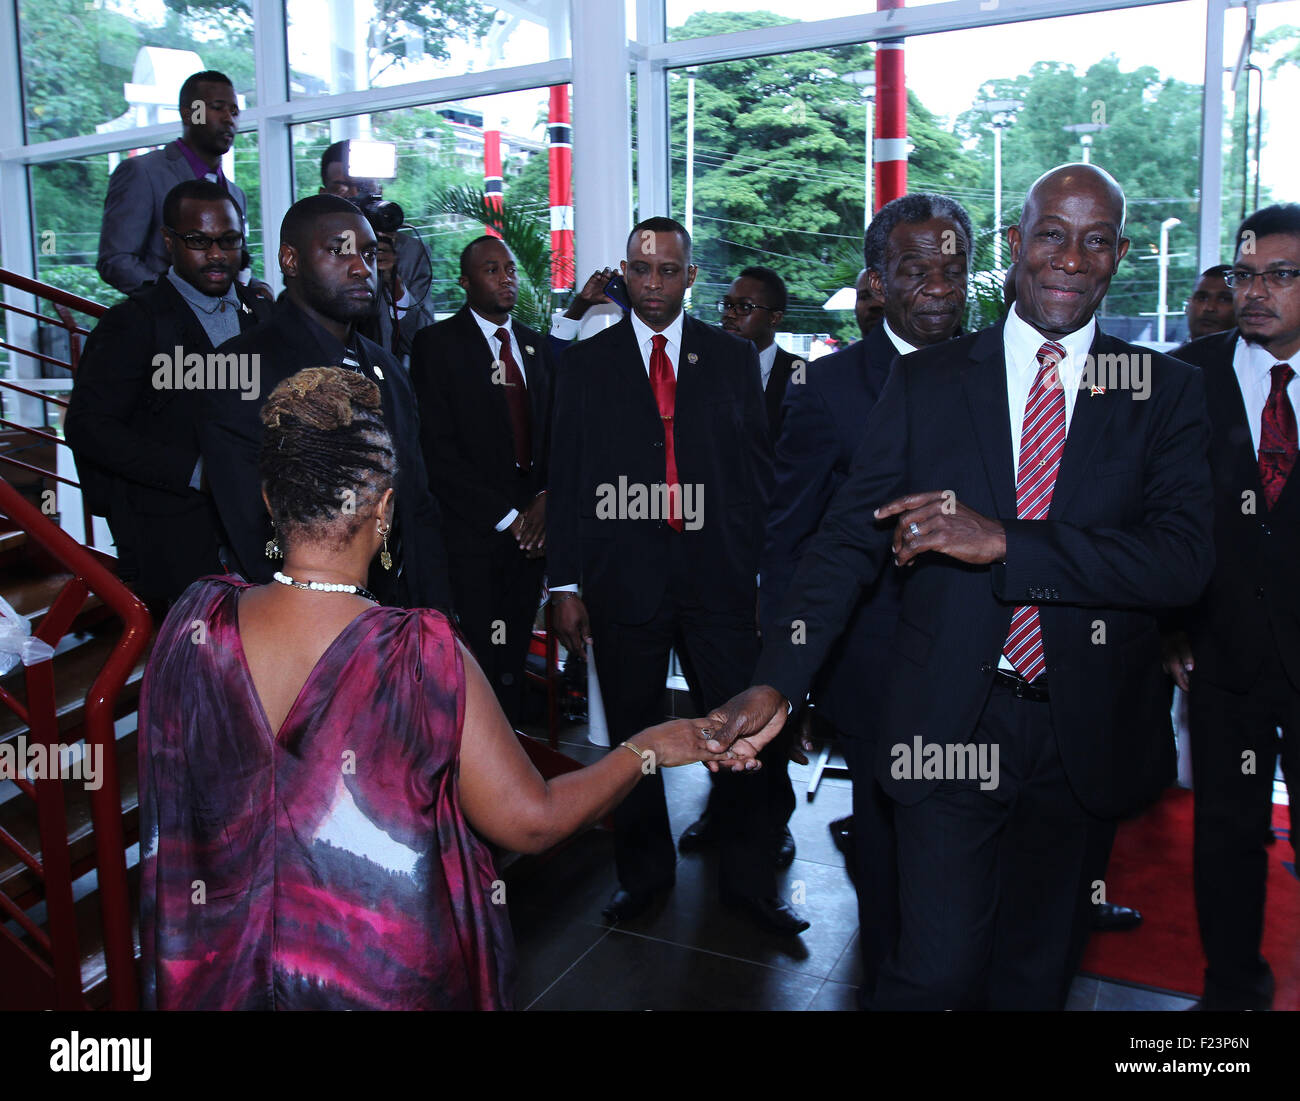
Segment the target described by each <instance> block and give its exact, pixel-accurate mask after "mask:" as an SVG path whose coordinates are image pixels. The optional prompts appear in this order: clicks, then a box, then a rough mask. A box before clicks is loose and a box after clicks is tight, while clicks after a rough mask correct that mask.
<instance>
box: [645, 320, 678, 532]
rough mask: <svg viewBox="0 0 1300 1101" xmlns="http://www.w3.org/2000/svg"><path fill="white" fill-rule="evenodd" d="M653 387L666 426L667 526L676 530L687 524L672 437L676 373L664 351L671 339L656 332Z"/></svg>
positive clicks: (652, 361)
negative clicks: (683, 518)
mask: <svg viewBox="0 0 1300 1101" xmlns="http://www.w3.org/2000/svg"><path fill="white" fill-rule="evenodd" d="M650 344H651V346H652V347H651V352H650V389H651V390H653V391H654V395H655V404H656V405H658V406H659V417H660V419H661V420H662V421H663V426H664V481H665V482H666V483H667V484H668V502H669V504H668V526H669V527H671V528H672V529H673V530H674V531H681V530H683V528H684V527H685V525H684V524H683V522H682V500H681V492H682V491H681V486H680V485H679V483H678V481H677V448H676V441H675V440H674V439H673V411H674V410H675V409H676V408H677V376H676V375H674V374H673V365H672V364H671V363H670V362H668V353H667V352H666V351H664V348H665V346H666V345H667V344H668V338H667V337H666V336H664V335H663V333H656V334H655V335H654V336H653V337H652V338H651V340H650Z"/></svg>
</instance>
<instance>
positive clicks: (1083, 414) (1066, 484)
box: [1048, 326, 1149, 517]
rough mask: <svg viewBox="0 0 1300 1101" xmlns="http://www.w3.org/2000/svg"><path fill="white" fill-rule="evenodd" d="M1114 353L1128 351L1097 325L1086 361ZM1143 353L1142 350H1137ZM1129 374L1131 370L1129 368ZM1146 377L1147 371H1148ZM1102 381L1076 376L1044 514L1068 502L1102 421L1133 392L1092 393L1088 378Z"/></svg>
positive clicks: (1086, 465)
mask: <svg viewBox="0 0 1300 1101" xmlns="http://www.w3.org/2000/svg"><path fill="white" fill-rule="evenodd" d="M1114 353H1118V354H1120V355H1131V354H1133V353H1131V352H1128V350H1127V349H1126V348H1122V347H1121V346H1119V344H1118V342H1116V341H1115V340H1113V339H1112V338H1111V337H1109V336H1107V335H1106V334H1105V333H1103V332H1102V331H1101V327H1100V326H1098V328H1097V332H1096V334H1095V335H1094V336H1093V338H1092V347H1091V348H1089V349H1088V355H1089V357H1090V359H1089V363H1091V364H1096V363H1099V362H1101V361H1100V360H1099V359H1098V357H1099V356H1102V355H1108V354H1114ZM1138 354H1143V353H1138ZM1130 374H1131V371H1130ZM1148 378H1149V375H1148ZM1094 381H1095V382H1098V383H1104V382H1106V381H1107V379H1105V378H1102V377H1100V375H1097V376H1096V377H1094V378H1090V377H1089V372H1088V371H1086V370H1085V371H1083V372H1082V374H1081V375H1080V377H1079V392H1078V393H1077V394H1076V395H1075V398H1074V413H1073V414H1072V415H1071V417H1070V431H1069V432H1068V433H1067V435H1066V437H1065V451H1064V453H1063V454H1062V455H1061V468H1060V470H1059V471H1058V472H1057V475H1056V486H1055V488H1054V489H1053V490H1052V507H1051V509H1050V510H1049V511H1048V515H1050V516H1052V517H1057V516H1059V515H1060V514H1061V511H1062V510H1063V509H1064V508H1065V507H1066V506H1067V505H1068V504H1069V501H1070V497H1071V496H1072V495H1073V493H1074V491H1075V490H1076V489H1078V488H1079V486H1080V485H1082V484H1083V482H1084V479H1085V476H1086V474H1087V472H1088V468H1089V465H1090V463H1091V462H1092V454H1093V452H1094V451H1095V450H1096V448H1097V444H1098V443H1099V442H1100V440H1101V437H1102V435H1103V433H1104V432H1105V429H1106V425H1107V423H1108V422H1109V421H1110V419H1111V417H1112V416H1114V413H1115V410H1116V409H1117V408H1119V403H1120V402H1121V401H1131V400H1132V397H1133V395H1132V394H1131V393H1130V392H1129V391H1128V390H1120V389H1116V388H1115V387H1113V386H1112V387H1105V388H1104V389H1103V390H1102V392H1100V393H1094V391H1093V388H1092V386H1091V385H1090V383H1091V382H1094Z"/></svg>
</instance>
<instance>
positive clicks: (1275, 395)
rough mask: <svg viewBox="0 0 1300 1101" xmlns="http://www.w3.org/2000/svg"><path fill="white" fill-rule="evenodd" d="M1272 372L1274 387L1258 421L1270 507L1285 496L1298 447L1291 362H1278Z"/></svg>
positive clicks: (1261, 463)
mask: <svg viewBox="0 0 1300 1101" xmlns="http://www.w3.org/2000/svg"><path fill="white" fill-rule="evenodd" d="M1272 373H1273V386H1272V388H1271V389H1270V390H1269V392H1268V401H1266V402H1265V403H1264V415H1263V417H1262V418H1260V424H1259V480H1260V482H1261V484H1262V485H1263V486H1264V503H1265V504H1266V505H1267V506H1268V507H1269V508H1270V509H1271V508H1272V507H1273V506H1274V505H1275V504H1277V499H1278V498H1279V497H1280V496H1282V490H1283V488H1284V487H1285V486H1286V480H1287V477H1288V476H1289V475H1290V473H1291V468H1292V467H1293V466H1295V458H1296V450H1297V448H1296V424H1295V409H1294V407H1293V406H1292V405H1291V398H1290V397H1289V396H1288V395H1287V392H1286V388H1287V384H1288V383H1290V381H1291V380H1292V379H1293V378H1295V372H1294V371H1293V370H1291V365H1290V364H1289V363H1277V364H1274V365H1273V368H1272Z"/></svg>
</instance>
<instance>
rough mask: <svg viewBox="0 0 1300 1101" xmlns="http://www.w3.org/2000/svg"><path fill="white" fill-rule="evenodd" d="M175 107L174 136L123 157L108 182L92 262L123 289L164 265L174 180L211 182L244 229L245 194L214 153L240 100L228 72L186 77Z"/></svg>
mask: <svg viewBox="0 0 1300 1101" xmlns="http://www.w3.org/2000/svg"><path fill="white" fill-rule="evenodd" d="M178 106H179V109H180V113H181V136H180V137H179V138H178V139H177V140H176V141H173V142H169V143H168V144H167V145H165V146H164V147H163V148H162V149H157V150H155V151H154V152H152V153H145V154H143V155H142V156H139V157H127V158H125V159H124V160H123V161H122V163H121V164H119V165H118V166H117V168H116V169H115V170H114V172H113V175H112V176H111V177H110V178H109V181H108V194H107V195H106V196H105V197H104V218H103V222H102V223H101V225H100V230H99V260H98V262H97V263H96V265H95V267H96V270H98V272H99V277H100V278H101V279H103V280H104V282H105V283H107V284H108V285H109V286H111V287H114V288H115V289H117V290H119V291H121V292H122V293H123V294H128V295H131V294H139V293H140V292H141V291H142V290H143V289H144V288H145V287H146V286H147V285H148V284H150V283H152V282H154V280H156V279H157V278H158V277H159V276H160V275H162V273H163V272H165V271H166V270H167V268H168V266H169V263H170V261H169V258H168V254H167V249H166V247H165V246H164V244H163V238H162V230H163V228H164V226H165V225H166V219H165V218H164V217H163V200H164V199H165V198H166V197H167V193H168V192H169V191H170V190H171V189H172V188H173V187H175V186H176V185H177V184H178V183H180V182H181V181H183V180H204V179H206V180H210V181H212V182H213V183H215V184H218V185H219V186H220V187H221V188H222V189H223V190H224V191H225V192H226V193H227V194H229V195H230V197H231V199H233V200H234V202H235V205H236V206H237V207H238V208H239V219H240V225H239V228H240V232H241V233H245V232H246V223H245V218H246V216H247V212H248V200H247V199H246V198H245V197H244V193H243V191H241V190H240V189H239V186H238V185H237V184H236V183H234V181H232V180H228V179H226V176H225V173H224V172H222V170H221V158H222V157H223V156H225V154H226V153H227V152H229V150H230V147H231V146H232V145H234V143H235V133H236V131H237V130H238V129H239V100H238V98H237V97H236V96H235V89H234V88H233V87H232V86H231V83H230V78H229V77H227V76H224V75H223V74H221V73H218V72H216V71H215V70H212V69H208V70H205V71H204V72H201V73H194V74H193V75H191V76H189V77H186V79H185V83H184V84H182V85H181V92H180V101H179V104H178Z"/></svg>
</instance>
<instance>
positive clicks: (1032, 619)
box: [1002, 340, 1065, 681]
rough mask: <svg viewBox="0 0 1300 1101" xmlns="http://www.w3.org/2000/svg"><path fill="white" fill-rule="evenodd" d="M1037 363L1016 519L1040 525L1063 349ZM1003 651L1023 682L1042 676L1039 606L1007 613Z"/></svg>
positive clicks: (1047, 348) (1052, 457) (1046, 501)
mask: <svg viewBox="0 0 1300 1101" xmlns="http://www.w3.org/2000/svg"><path fill="white" fill-rule="evenodd" d="M1037 358H1038V374H1037V375H1036V376H1035V377H1034V385H1033V386H1032V387H1031V388H1030V390H1029V400H1028V401H1027V402H1026V403H1025V420H1024V424H1023V426H1022V427H1021V429H1020V470H1019V474H1018V475H1017V477H1016V516H1017V517H1018V518H1019V519H1021V520H1041V519H1042V518H1043V517H1045V516H1046V515H1047V511H1048V509H1050V508H1051V507H1052V490H1054V489H1055V488H1056V473H1057V471H1058V470H1060V469H1061V453H1062V452H1063V451H1064V450H1065V391H1064V389H1062V387H1061V375H1060V372H1059V371H1058V370H1057V365H1058V364H1059V363H1060V362H1061V360H1063V359H1064V358H1065V348H1064V347H1063V346H1062V345H1060V344H1058V343H1057V342H1056V341H1054V340H1049V341H1046V342H1045V343H1044V344H1043V346H1042V347H1041V348H1039V349H1038V357H1037ZM1002 652H1003V654H1005V655H1006V658H1007V660H1008V661H1009V662H1011V664H1012V666H1013V667H1014V668H1015V670H1016V672H1017V673H1019V674H1020V675H1021V676H1022V677H1024V678H1025V680H1028V681H1032V680H1035V679H1036V678H1037V677H1039V676H1040V675H1041V674H1042V673H1043V672H1044V671H1046V669H1047V659H1046V657H1045V655H1044V654H1043V633H1042V630H1041V628H1040V626H1039V622H1038V608H1037V606H1035V605H1033V604H1028V605H1024V606H1022V607H1018V608H1016V610H1015V611H1014V612H1013V613H1012V614H1011V630H1010V632H1009V633H1008V635H1007V641H1006V644H1005V645H1004V646H1003V647H1002Z"/></svg>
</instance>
